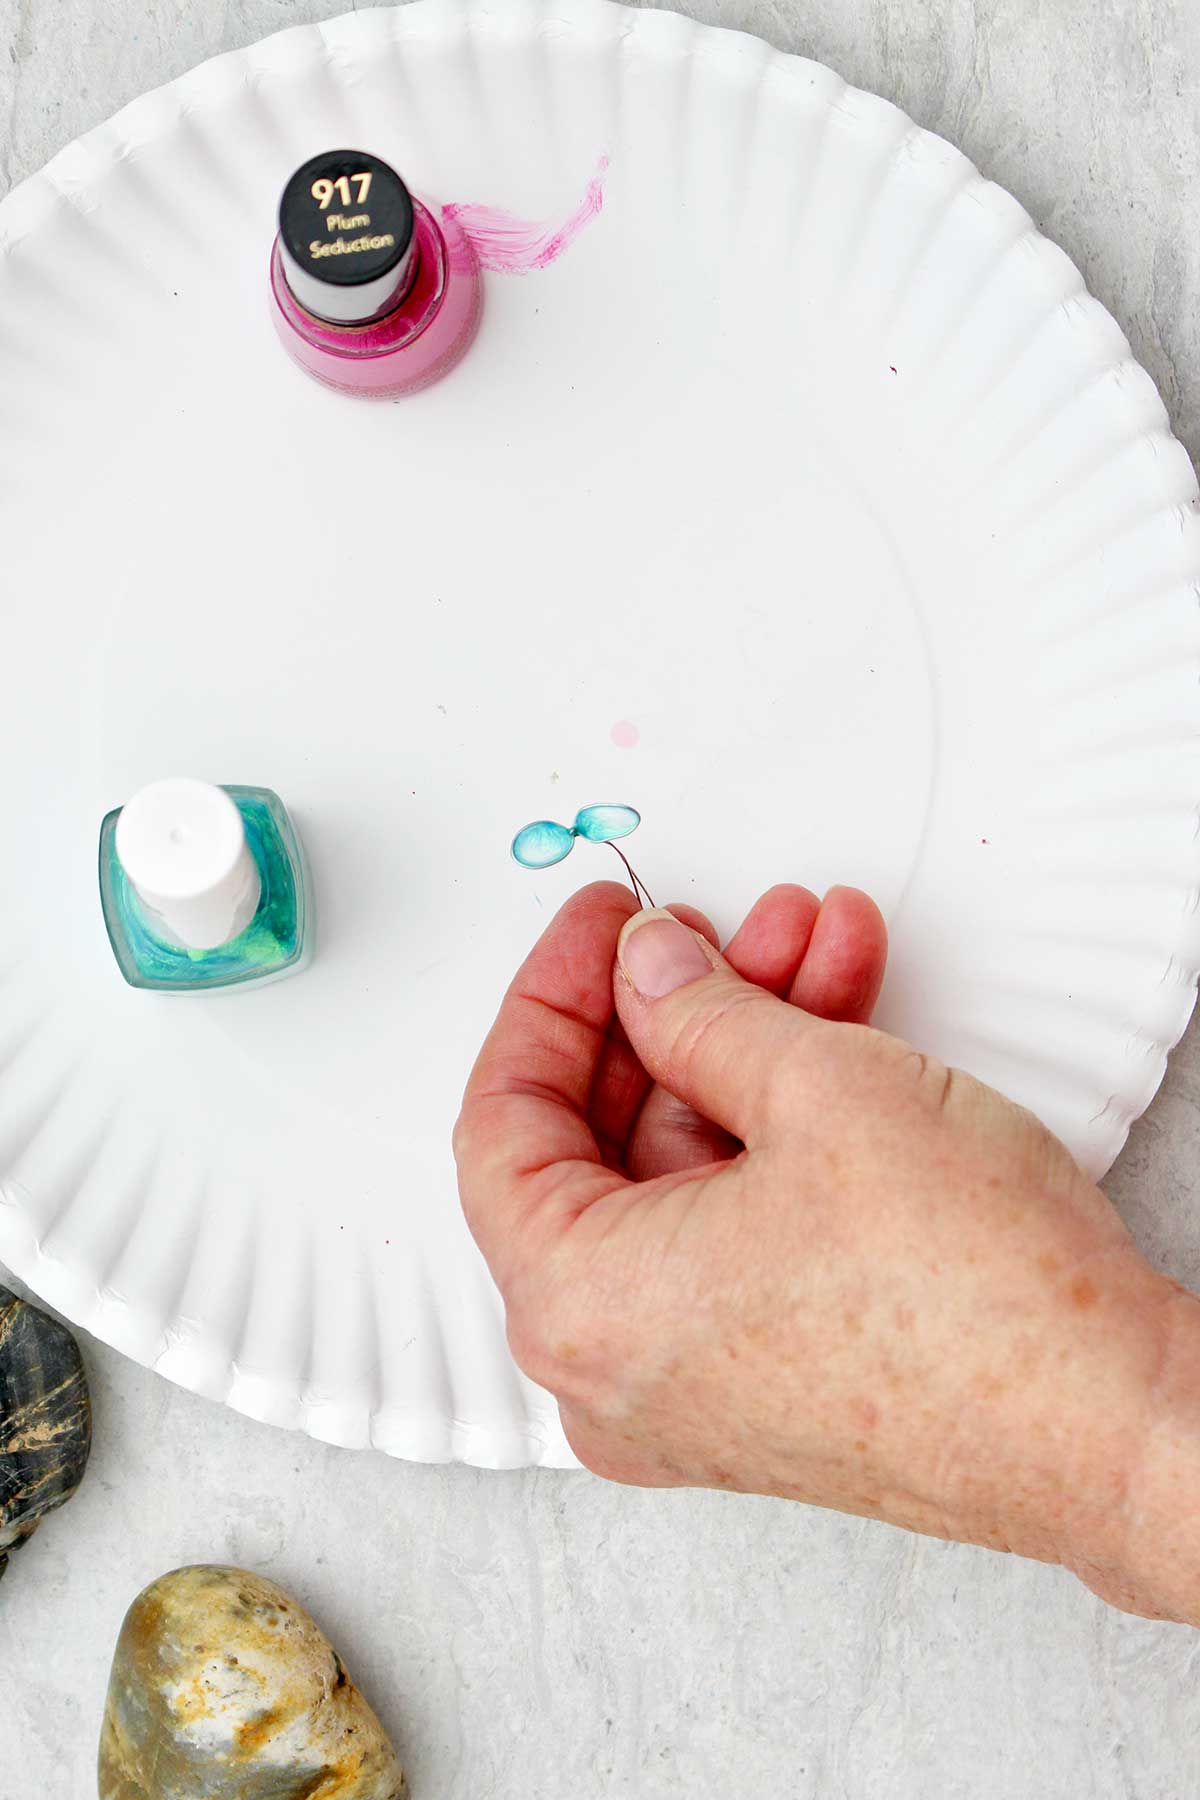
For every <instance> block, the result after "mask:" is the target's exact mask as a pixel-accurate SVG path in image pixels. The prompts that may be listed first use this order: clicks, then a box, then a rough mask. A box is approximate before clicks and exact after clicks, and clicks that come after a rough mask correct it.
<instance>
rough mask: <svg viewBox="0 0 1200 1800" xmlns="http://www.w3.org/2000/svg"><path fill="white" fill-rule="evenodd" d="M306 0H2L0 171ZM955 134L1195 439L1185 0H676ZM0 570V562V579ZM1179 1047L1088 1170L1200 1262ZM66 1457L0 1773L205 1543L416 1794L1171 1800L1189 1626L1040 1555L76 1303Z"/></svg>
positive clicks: (1199, 257) (66, 1778)
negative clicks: (256, 1580)
mask: <svg viewBox="0 0 1200 1800" xmlns="http://www.w3.org/2000/svg"><path fill="white" fill-rule="evenodd" d="M340 10H344V8H343V7H342V6H339V5H338V4H337V0H332V3H331V4H322V0H192V3H190V4H189V3H187V0H0V43H2V44H3V46H4V47H5V48H6V49H7V52H8V54H7V55H4V54H3V53H2V52H0V117H3V119H4V121H5V124H4V128H3V130H2V132H0V157H2V159H3V160H2V166H0V181H3V182H4V183H7V182H10V181H17V180H19V179H20V178H21V177H22V176H24V175H26V174H28V173H29V172H30V171H32V170H33V169H35V168H36V167H37V166H38V165H39V164H40V163H42V162H43V161H45V160H46V158H47V157H49V156H50V155H51V154H52V153H53V152H54V151H55V150H57V149H59V148H60V147H61V146H62V145H64V144H66V143H67V142H68V141H69V140H70V139H71V138H73V137H74V136H76V134H77V133H79V132H81V131H84V130H86V129H87V128H88V127H89V126H91V125H94V124H97V123H98V122H100V121H101V120H102V119H104V118H106V117H107V116H108V115H109V114H110V113H111V112H113V111H114V110H115V109H116V108H117V107H118V106H120V105H121V104H122V103H123V102H125V101H126V100H129V99H131V98H133V96H135V95H136V94H138V93H140V92H141V91H142V90H143V89H145V88H147V87H152V86H156V85H157V84H159V83H160V82H163V81H166V80H169V79H170V78H171V77H172V76H174V75H177V74H179V73H181V72H182V71H183V70H185V69H187V68H189V67H190V66H191V65H192V64H193V63H196V62H199V61H201V60H202V59H203V58H205V57H207V56H211V55H212V54H214V53H215V52H217V51H220V50H227V49H232V48H234V47H235V46H238V45H241V44H246V43H249V42H251V41H252V40H254V39H255V38H258V37H261V36H263V35H265V34H266V33H268V32H271V31H275V30H278V29H279V28H281V27H283V26H286V25H290V24H298V23H301V22H303V21H306V20H312V19H318V18H323V17H326V16H330V15H332V14H333V13H335V12H337V11H340ZM683 10H685V11H688V12H691V13H693V14H694V15H695V16H696V17H697V18H702V19H705V20H707V21H709V22H711V23H714V24H722V25H731V26H740V27H742V28H745V29H748V30H752V31H756V32H758V33H760V34H761V35H762V36H764V37H766V38H768V39H770V40H771V42H773V43H775V44H777V45H779V46H780V47H782V48H785V49H789V50H797V51H802V52H804V53H806V54H808V55H811V56H815V57H818V58H820V59H821V60H823V61H825V62H828V63H830V64H832V66H833V67H834V68H836V69H838V70H839V71H840V72H841V73H842V74H843V75H845V76H847V77H848V78H849V79H850V80H851V81H853V82H857V83H859V84H860V85H862V86H864V87H867V88H871V89H874V90H875V91H876V92H878V93H881V94H885V95H887V96H888V97H889V98H890V99H893V100H895V101H897V102H898V103H899V104H900V105H901V106H902V107H904V108H905V109H906V110H907V111H908V112H910V113H911V114H912V115H913V116H914V118H916V119H917V120H918V121H919V122H920V123H921V124H923V125H928V126H930V127H932V128H933V129H934V130H935V131H939V132H942V133H943V134H944V135H945V136H947V137H949V138H951V139H953V140H954V142H955V143H957V144H959V145H960V146H961V147H962V148H963V149H964V150H965V151H966V152H967V153H968V155H970V156H971V157H972V158H974V160H975V161H976V162H977V163H979V164H980V166H981V167H982V168H983V169H984V171H985V172H986V173H987V174H989V175H991V176H993V177H994V178H995V179H996V180H998V181H1000V182H1002V183H1003V184H1004V185H1005V186H1006V187H1008V188H1010V189H1011V190H1012V191H1013V192H1014V193H1015V194H1016V195H1017V196H1018V197H1019V198H1020V199H1021V200H1022V201H1023V202H1024V203H1025V205H1026V206H1027V207H1028V208H1029V209H1030V211H1031V212H1032V213H1033V215H1034V217H1035V218H1036V219H1037V220H1038V221H1039V223H1040V224H1041V225H1042V226H1043V227H1044V229H1045V230H1046V231H1047V232H1048V233H1049V234H1050V236H1051V237H1053V238H1055V239H1057V241H1058V242H1059V243H1060V244H1062V245H1063V247H1064V248H1065V249H1066V250H1067V251H1069V252H1070V254H1071V255H1072V256H1073V257H1074V258H1075V260H1076V261H1077V262H1078V263H1079V264H1080V265H1081V267H1082V268H1083V270H1084V271H1085V273H1086V275H1087V279H1088V281H1089V283H1090V285H1091V287H1092V289H1093V291H1094V292H1095V293H1096V294H1098V295H1099V297H1100V298H1101V299H1102V300H1103V301H1104V302H1105V303H1106V304H1107V305H1108V306H1109V307H1110V308H1111V309H1112V311H1113V312H1114V313H1115V314H1116V316H1117V318H1118V319H1119V320H1120V321H1121V323H1122V325H1123V326H1124V328H1125V330H1126V331H1127V332H1128V334H1129V336H1130V338H1131V339H1132V342H1133V345H1134V348H1135V350H1136V351H1137V354H1138V355H1139V356H1140V358H1141V359H1142V361H1143V362H1144V363H1145V364H1146V366H1147V368H1149V370H1150V371H1151V373H1152V374H1153V375H1154V377H1155V379H1156V380H1157V381H1158V383H1159V384H1160V386H1161V388H1162V390H1163V393H1164V395H1165V398H1166V400H1167V404H1168V406H1169V407H1170V409H1171V412H1172V415H1173V417H1174V421H1175V425H1176V429H1177V430H1178V431H1179V433H1180V435H1181V436H1182V437H1183V439H1184V442H1185V443H1186V444H1187V445H1188V447H1189V449H1190V450H1191V451H1192V453H1193V455H1195V454H1196V453H1197V450H1198V449H1200V376H1198V375H1197V372H1196V365H1197V334H1198V313H1197V286H1198V267H1200V231H1198V229H1197V227H1198V222H1200V99H1198V96H1200V8H1197V7H1195V6H1194V5H1192V4H1190V0H1084V3H1083V4H1080V0H726V3H722V0H690V3H689V4H687V5H685V6H684V7H683ZM12 603H13V600H12V599H11V598H10V601H9V604H12ZM1198 1109H1200V1054H1198V1052H1197V1040H1196V1037H1195V1035H1193V1037H1192V1039H1191V1040H1190V1041H1189V1042H1188V1043H1186V1044H1185V1045H1184V1046H1183V1048H1182V1049H1181V1050H1180V1052H1179V1053H1178V1055H1177V1056H1176V1058H1175V1060H1174V1063H1173V1066H1172V1070H1171V1074H1170V1077H1169V1079H1168V1081H1167V1084H1166V1086H1165V1088H1164V1090H1163V1093H1162V1094H1161V1095H1160V1097H1159V1100H1158V1102H1157V1103H1156V1105H1155V1107H1154V1108H1153V1111H1152V1113H1151V1114H1150V1116H1149V1117H1148V1118H1147V1119H1145V1120H1143V1121H1142V1123H1141V1124H1140V1125H1139V1126H1138V1127H1137V1129H1136V1131H1135V1132H1134V1136H1133V1140H1132V1142H1131V1144H1130V1147H1129V1150H1128V1151H1127V1153H1126V1155H1125V1157H1124V1159H1123V1161H1122V1163H1121V1164H1120V1166H1119V1167H1118V1169H1117V1170H1116V1171H1115V1173H1114V1175H1113V1176H1112V1178H1111V1180H1110V1183H1109V1190H1110V1192H1111V1193H1112V1195H1113V1197H1114V1199H1115V1200H1116V1201H1117V1203H1118V1205H1119V1206H1120V1207H1121V1208H1122V1210H1123V1211H1124V1213H1125V1215H1126V1217H1127V1218H1128V1219H1129V1221H1130V1223H1131V1225H1132V1226H1133V1228H1134V1230H1135V1231H1136V1232H1137V1234H1138V1236H1139V1238H1140V1240H1141V1241H1142V1243H1143V1244H1144V1245H1145V1246H1146V1247H1147V1249H1148V1250H1150V1251H1151V1253H1152V1254H1153V1255H1155V1256H1156V1258H1157V1259H1158V1260H1159V1261H1160V1263H1162V1264H1163V1265H1164V1266H1166V1267H1169V1268H1170V1269H1171V1270H1172V1271H1173V1272H1174V1273H1175V1274H1177V1275H1178V1276H1180V1277H1181V1278H1182V1279H1184V1280H1187V1281H1189V1282H1191V1283H1192V1284H1194V1285H1200V1209H1198V1208H1197V1207H1196V1205H1195V1195H1196V1190H1197V1185H1198V1178H1197V1156H1198V1152H1200V1110H1198ZM85 1351H86V1352H87V1354H88V1359H89V1366H90V1370H91V1374H92V1378H93V1385H94V1392H95V1401H96V1425H97V1449H96V1454H95V1458H94V1462H93V1467H92V1471H91V1474H90V1475H89V1478H88V1481H87V1482H86V1484H85V1486H84V1489H83V1492H82V1493H81V1495H80V1496H79V1498H78V1499H77V1500H76V1501H75V1502H74V1503H73V1505H72V1507H71V1510H70V1512H69V1513H66V1514H63V1515H61V1516H60V1517H58V1518H57V1519H53V1520H51V1521H50V1523H49V1524H48V1525H47V1526H45V1527H44V1529H43V1531H42V1533H41V1535H40V1536H39V1538H38V1539H37V1540H35V1542H34V1543H33V1544H32V1545H31V1546H30V1547H29V1548H28V1549H27V1550H25V1551H24V1552H23V1553H22V1554H21V1556H20V1557H19V1558H17V1559H16V1560H15V1561H14V1564H13V1566H12V1568H11V1570H10V1572H9V1574H8V1576H7V1578H6V1580H5V1582H4V1585H3V1589H2V1590H0V1800H33V1797H34V1796H38V1797H41V1796H46V1800H87V1797H88V1796H91V1795H93V1794H94V1792H95V1788H94V1777H93V1773H92V1770H93V1757H94V1745H95V1739H96V1733H97V1729H98V1725H99V1718H100V1709H101V1704H102V1699H103V1692H104V1684H105V1679H106V1672H107V1661H108V1655H109V1650H110V1647H111V1644H112V1641H113V1639H114V1637H115V1635H116V1631H117V1627H118V1624H119V1622H120V1618H121V1615H122V1613H123V1611H124V1608H125V1605H126V1604H127V1602H128V1600H129V1599H130V1598H131V1597H132V1595H133V1594H134V1592H135V1591H136V1590H137V1589H138V1588H139V1587H140V1586H141V1585H142V1584H143V1583H144V1582H146V1581H148V1580H150V1579H151V1578H152V1577H153V1576H155V1575H157V1574H159V1573H161V1572H162V1571H163V1570H164V1569H166V1568H169V1567H171V1566H173V1565H174V1564H177V1563H180V1562H184V1561H192V1560H197V1561H212V1560H221V1559H229V1560H232V1561H236V1562H242V1563H246V1564H249V1565H251V1566H252V1567H255V1568H258V1569H261V1570H263V1571H264V1572H265V1573H267V1574H270V1575H271V1576H273V1577H274V1578H275V1579H276V1580H279V1581H282V1582H283V1583H285V1584H286V1585H289V1586H291V1587H293V1588H295V1589H296V1591H297V1592H298V1593H299V1594H300V1595H301V1596H303V1597H304V1598H305V1599H306V1600H307V1602H308V1603H309V1605H310V1606H311V1607H312V1609H313V1610H314V1611H315V1612H316V1614H317V1616H318V1618H319V1619H320V1620H321V1621H322V1622H323V1623H324V1624H325V1625H326V1627H327V1628H328V1629H329V1630H330V1632H331V1633H332V1634H333V1635H334V1637H335V1638H336V1640H337V1642H338V1643H339V1645H340V1647H341V1649H342V1652H343V1654H344V1655H345V1657H346V1660H347V1662H348V1663H349V1664H350V1665H351V1667H352V1669H353V1670H354V1672H355V1674H356V1675H357V1677H358V1678H359V1680H360V1681H361V1683H362V1685H363V1686H364V1687H365V1688H366V1690H367V1692H368V1693H369V1695H370V1696H371V1697H372V1698H373V1700H374V1701H375V1703H376V1705H377V1707H378V1709H379V1711H380V1712H381V1713H382V1715H383V1717H384V1718H385V1720H386V1722H387V1723H388V1724H389V1726H390V1727H391V1729H392V1731H393V1732H394V1734H395V1737H396V1739H397V1742H398V1743H399V1745H400V1746H401V1748H402V1750H403V1752H404V1753H405V1755H406V1757H407V1760H408V1762H409V1765H410V1770H411V1774H412V1776H413V1785H414V1790H415V1794H416V1796H417V1800H432V1797H433V1796H437V1797H438V1800H485V1797H486V1796H494V1797H495V1800H590V1797H591V1796H594V1795H601V1794H603V1795H609V1794H613V1795H617V1794H624V1795H631V1796H636V1797H637V1800H659V1797H660V1796H667V1795H689V1796H701V1795H708V1794H722V1795H725V1794H730V1795H733V1794H737V1795H753V1796H756V1797H758V1800H810V1797H811V1800H1085V1797H1088V1800H1191V1797H1192V1796H1194V1795H1196V1794H1198V1793H1200V1706H1198V1703H1197V1682H1198V1679H1200V1636H1198V1635H1196V1634H1193V1633H1190V1632H1187V1631H1183V1630H1180V1629H1178V1628H1175V1627H1166V1626H1152V1625H1145V1624H1140V1623H1137V1622H1134V1621H1132V1620H1126V1619H1123V1618H1121V1617H1119V1616H1118V1615H1117V1614H1115V1613H1112V1612H1109V1611H1106V1610H1105V1609H1104V1608H1103V1607H1101V1606H1100V1605H1099V1603H1098V1602H1096V1601H1093V1600H1092V1599H1090V1598H1089V1597H1088V1596H1087V1595H1086V1594H1085V1593H1084V1592H1083V1591H1082V1589H1079V1588H1077V1587H1076V1586H1075V1584H1074V1583H1073V1582H1071V1581H1070V1580H1069V1579H1068V1578H1066V1577H1064V1576H1061V1575H1059V1574H1058V1573H1056V1572H1055V1571H1052V1570H1048V1569H1042V1568H1037V1567H1033V1566H1030V1565H1025V1564H1020V1563H1013V1562H1010V1561H1007V1560H1006V1559H1002V1558H999V1557H995V1556H991V1555H988V1554H986V1553H984V1552H982V1551H976V1550H967V1549H961V1548H957V1547H950V1546H944V1545H941V1544H935V1543H930V1542H925V1541H923V1540H919V1539H915V1538H908V1537H904V1536H902V1535H901V1534H899V1533H897V1532H894V1531H891V1530H890V1529H888V1528H887V1527H884V1526H877V1525H870V1524H864V1523H860V1522H857V1521H850V1520H844V1519H839V1518H830V1517H825V1516H822V1515H821V1514H819V1513H813V1512H808V1511H804V1510H801V1509H799V1508H794V1507H790V1506H788V1505H786V1504H782V1503H776V1502H772V1501H766V1500H761V1501H760V1500H742V1499H737V1498H732V1497H729V1496H725V1495H710V1494H668V1495H661V1494H641V1493H626V1492H622V1491H619V1490H617V1489H615V1488H608V1487H605V1486H604V1485H602V1484H601V1483H599V1482H597V1481H594V1480H592V1479H591V1478H590V1477H589V1476H586V1475H558V1474H552V1473H531V1474H518V1475H500V1476H497V1475H489V1474H484V1473H480V1472H478V1471H475V1470H469V1469H460V1468H448V1469H439V1468H432V1469H430V1468H417V1467H406V1466H402V1465H399V1464H394V1463H390V1462H388V1461H386V1460H385V1459H384V1458H382V1457H376V1456H371V1455H352V1454H347V1453H346V1452H343V1451H333V1450H328V1449H325V1448H323V1447H322V1446H320V1445H318V1444H315V1443H312V1442H310V1441H308V1440H307V1439H304V1438H299V1437H293V1436H289V1435H285V1434H283V1433H279V1432H275V1431H272V1430H269V1429H267V1428H265V1427H261V1426H257V1425H254V1424H251V1423H250V1422H249V1421H247V1420H245V1419H241V1418H238V1417H235V1416H234V1415H233V1414H231V1413H228V1412H226V1411H225V1410H224V1409H222V1408H219V1407H216V1406H211V1405H208V1404H206V1403H205V1402H203V1401H200V1400H197V1399H195V1398H193V1397H192V1396H191V1395H188V1394H184V1393H181V1392H179V1391H177V1390H176V1389H174V1388H172V1387H170V1386H168V1385H167V1384H166V1383H165V1382H164V1381H162V1380H160V1379H159V1378H158V1377H156V1376H154V1375H151V1374H148V1373H147V1372H146V1371H144V1370H142V1369H139V1368H136V1367H134V1366H133V1365H132V1364H131V1363H127V1362H124V1361H122V1359H121V1358H120V1357H118V1356H117V1355H115V1354H114V1353H113V1352H112V1351H110V1350H107V1349H105V1348H104V1347H103V1346H100V1345H97V1344H92V1343H90V1342H85Z"/></svg>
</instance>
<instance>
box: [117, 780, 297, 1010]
mask: <svg viewBox="0 0 1200 1800" xmlns="http://www.w3.org/2000/svg"><path fill="white" fill-rule="evenodd" d="M307 887H308V884H307V880H306V876H305V869H304V859H303V854H302V852H301V849H300V842H299V839H298V838H297V836H296V831H295V827H294V826H293V824H292V821H291V819H290V818H289V816H288V812H287V808H286V807H285V806H284V804H283V802H282V800H280V798H279V796H278V794H275V793H273V792H272V791H271V789H270V788H258V787H213V786H210V785H209V784H208V783H207V782H202V781H184V780H172V781H160V782H155V783H154V784H153V785H152V786H151V787H148V788H143V789H142V791H141V792H140V793H139V794H136V795H135V796H134V798H133V799H132V800H130V801H129V802H128V803H127V804H126V805H125V806H123V807H119V808H117V809H116V810H115V811H114V812H110V813H109V814H108V815H107V817H106V818H105V819H104V821H103V824H102V825H101V827H100V901H101V906H102V908H103V912H104V923H105V926H106V927H107V930H108V937H109V942H110V943H111V945H112V949H113V955H114V956H115V957H116V960H117V966H118V968H119V969H120V971H121V973H122V975H123V976H124V977H125V979H126V981H128V982H129V984H130V985H131V986H132V987H138V988H150V989H153V990H155V991H156V992H159V993H172V994H182V993H196V992H203V991H206V990H211V989H214V988H227V987H239V986H242V985H245V984H247V983H249V982H263V981H276V980H279V979H280V978H281V977H282V976H284V975H291V974H295V973H298V972H299V971H300V970H301V969H302V968H303V967H304V966H305V965H306V963H307V962H308V960H309V955H310V949H311V944H310V940H311V920H310V905H309V898H308V891H307Z"/></svg>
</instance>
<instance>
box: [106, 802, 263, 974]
mask: <svg viewBox="0 0 1200 1800" xmlns="http://www.w3.org/2000/svg"><path fill="white" fill-rule="evenodd" d="M116 850H117V856H118V858H119V860H120V863H121V867H122V868H123V869H124V871H125V873H126V875H127V876H128V877H129V880H130V881H131V882H132V884H133V887H134V888H135V890H136V892H137V896H138V899H139V900H140V901H141V903H142V905H143V906H144V907H145V908H146V910H147V911H148V912H149V913H151V914H152V915H153V917H152V920H151V923H152V924H153V925H154V927H155V929H156V930H161V932H162V935H163V936H164V937H165V938H166V939H167V940H168V942H172V943H177V944H182V945H183V946H184V948H185V949H188V950H216V949H218V948H219V947H220V945H222V944H228V943H229V942H230V940H231V939H233V938H235V937H237V936H238V935H239V934H240V933H241V932H243V931H244V930H245V929H246V927H247V925H248V924H249V923H250V921H251V919H252V918H253V917H254V914H255V912H256V911H257V909H258V902H259V898H260V896H261V893H262V883H261V881H260V879H259V874H258V867H257V865H256V863H255V861H254V858H253V856H252V855H251V853H250V846H249V845H248V844H247V842H246V828H245V826H244V825H243V823H242V815H241V813H240V812H239V811H238V809H237V807H236V806H235V805H234V803H233V801H232V800H231V799H230V797H229V795H228V794H227V793H226V792H225V790H224V788H219V787H213V786H212V785H211V784H210V783H209V782H207V781H185V780H172V781H155V782H153V783H152V784H151V785H150V786H149V787H145V788H143V789H142V790H141V792H140V793H138V794H135V795H134V796H133V799H132V800H129V801H127V802H126V804H125V805H124V806H123V807H122V808H121V812H120V815H119V817H118V819H117V834H116Z"/></svg>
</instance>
